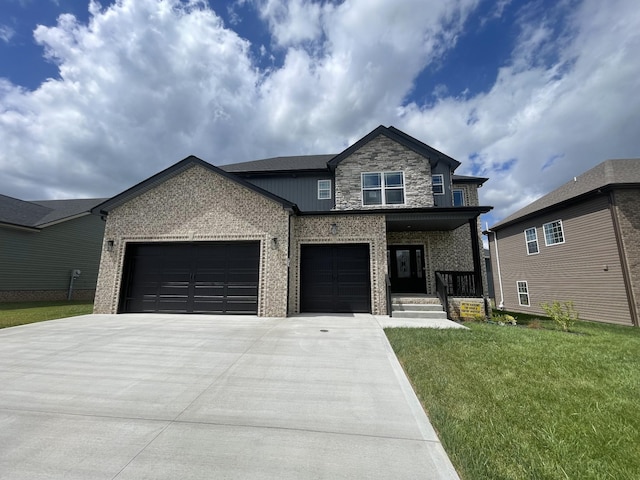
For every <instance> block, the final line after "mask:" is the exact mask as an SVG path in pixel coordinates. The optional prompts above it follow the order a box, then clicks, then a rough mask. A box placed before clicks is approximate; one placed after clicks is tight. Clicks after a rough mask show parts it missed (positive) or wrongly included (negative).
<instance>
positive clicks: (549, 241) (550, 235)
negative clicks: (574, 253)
mask: <svg viewBox="0 0 640 480" xmlns="http://www.w3.org/2000/svg"><path fill="white" fill-rule="evenodd" d="M542 228H543V230H544V243H545V245H546V246H547V247H548V246H549V245H557V244H558V243H564V232H563V231H562V220H556V221H555V222H549V223H545V224H544V225H542Z"/></svg>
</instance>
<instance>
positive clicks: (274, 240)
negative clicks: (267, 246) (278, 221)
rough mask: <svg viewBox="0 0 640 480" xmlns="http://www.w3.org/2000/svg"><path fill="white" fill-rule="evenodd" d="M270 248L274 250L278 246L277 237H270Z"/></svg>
mask: <svg viewBox="0 0 640 480" xmlns="http://www.w3.org/2000/svg"><path fill="white" fill-rule="evenodd" d="M271 248H273V249H274V250H275V249H276V248H278V237H273V238H272V239H271Z"/></svg>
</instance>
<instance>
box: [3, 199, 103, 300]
mask: <svg viewBox="0 0 640 480" xmlns="http://www.w3.org/2000/svg"><path fill="white" fill-rule="evenodd" d="M104 200H105V199H103V198H101V199H80V200H45V201H34V202H27V201H23V200H19V199H17V198H12V197H8V196H6V195H0V302H12V301H27V300H28V301H40V300H42V301H45V300H64V299H67V297H68V293H69V286H70V283H71V276H72V271H73V270H80V272H81V273H80V275H79V276H78V277H77V278H76V279H74V281H73V294H72V299H87V300H92V299H93V296H94V294H95V288H96V281H97V278H98V266H99V264H100V252H101V248H102V236H103V233H104V221H102V220H101V219H100V217H97V216H95V215H91V213H90V210H91V209H92V208H93V207H95V206H96V205H97V204H98V203H101V202H103V201H104Z"/></svg>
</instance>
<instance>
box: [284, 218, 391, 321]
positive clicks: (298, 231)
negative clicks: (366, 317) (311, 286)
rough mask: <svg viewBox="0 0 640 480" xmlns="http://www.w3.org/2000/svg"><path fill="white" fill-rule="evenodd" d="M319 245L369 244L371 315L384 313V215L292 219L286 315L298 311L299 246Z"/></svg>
mask: <svg viewBox="0 0 640 480" xmlns="http://www.w3.org/2000/svg"><path fill="white" fill-rule="evenodd" d="M334 223H335V224H336V234H335V235H333V234H332V233H331V224H334ZM319 243H367V244H369V254H370V258H369V261H370V264H371V268H370V271H371V308H372V313H374V314H376V315H385V314H386V312H387V301H386V285H385V275H386V273H387V241H386V226H385V219H384V215H332V216H308V217H307V216H304V217H296V218H294V219H293V228H292V232H291V266H292V267H291V271H290V275H291V282H290V294H289V310H290V312H291V313H299V312H300V246H301V245H302V244H319Z"/></svg>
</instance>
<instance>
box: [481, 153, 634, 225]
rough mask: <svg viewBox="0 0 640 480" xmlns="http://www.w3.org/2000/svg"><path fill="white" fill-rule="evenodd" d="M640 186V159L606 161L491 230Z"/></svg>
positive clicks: (510, 216)
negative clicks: (611, 191)
mask: <svg viewBox="0 0 640 480" xmlns="http://www.w3.org/2000/svg"><path fill="white" fill-rule="evenodd" d="M631 185H636V186H638V185H640V159H639V158H629V159H617V160H605V161H604V162H602V163H600V164H598V165H596V166H595V167H593V168H592V169H591V170H587V171H586V172H584V173H583V174H582V175H579V176H577V177H574V178H573V180H570V181H569V182H567V183H565V184H564V185H562V186H560V187H558V188H557V189H555V190H553V191H552V192H549V193H547V194H546V195H544V196H542V197H540V198H539V199H537V200H535V201H534V202H531V203H530V204H529V205H527V206H526V207H524V208H521V209H520V210H518V211H517V212H515V213H513V214H511V215H509V216H508V217H506V218H505V219H504V220H502V221H500V222H498V223H496V224H495V225H494V226H492V227H491V230H494V229H499V228H502V227H506V226H507V225H510V224H512V223H515V222H517V221H519V220H522V219H525V218H527V217H530V216H533V215H535V214H538V213H540V212H542V211H547V210H551V209H553V208H557V207H560V206H563V205H565V204H566V203H569V202H571V201H577V200H578V199H580V198H582V197H584V196H588V195H591V194H594V193H598V192H600V191H602V190H606V189H609V188H611V187H613V186H619V187H624V186H631Z"/></svg>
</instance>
